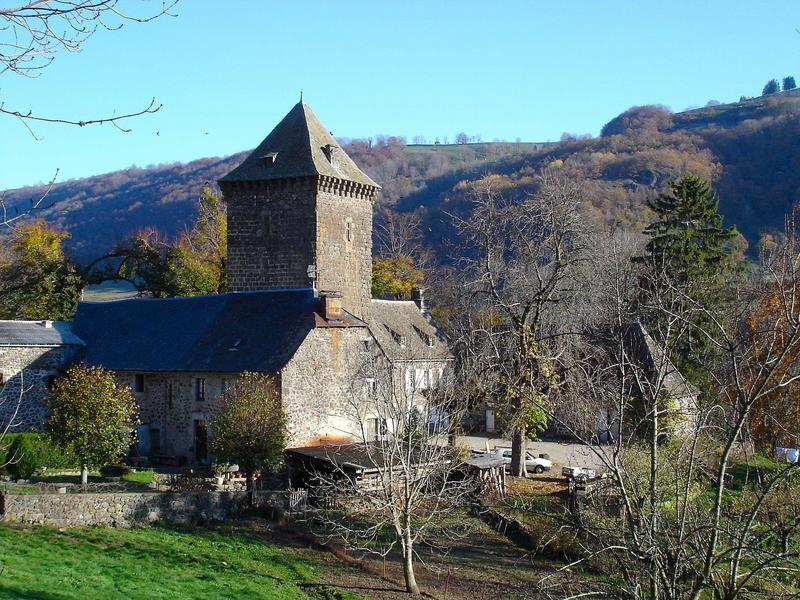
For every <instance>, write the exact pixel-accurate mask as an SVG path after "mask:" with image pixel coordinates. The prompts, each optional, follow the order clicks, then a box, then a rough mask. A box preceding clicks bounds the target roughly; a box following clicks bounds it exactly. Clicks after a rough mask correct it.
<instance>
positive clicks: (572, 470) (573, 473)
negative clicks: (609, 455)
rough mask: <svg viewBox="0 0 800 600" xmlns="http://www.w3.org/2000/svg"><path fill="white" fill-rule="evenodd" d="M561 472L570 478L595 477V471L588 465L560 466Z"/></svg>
mask: <svg viewBox="0 0 800 600" xmlns="http://www.w3.org/2000/svg"><path fill="white" fill-rule="evenodd" d="M561 474H562V475H563V476H564V477H566V478H567V479H570V480H578V479H594V478H595V477H597V471H595V470H594V469H590V468H588V467H574V466H564V467H561Z"/></svg>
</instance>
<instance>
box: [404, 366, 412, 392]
mask: <svg viewBox="0 0 800 600" xmlns="http://www.w3.org/2000/svg"><path fill="white" fill-rule="evenodd" d="M405 379H406V391H407V392H410V391H413V389H414V370H413V369H406V371H405Z"/></svg>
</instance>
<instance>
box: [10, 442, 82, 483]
mask: <svg viewBox="0 0 800 600" xmlns="http://www.w3.org/2000/svg"><path fill="white" fill-rule="evenodd" d="M79 467H80V461H79V460H78V458H77V457H76V456H75V455H74V454H73V453H72V452H70V451H68V450H64V449H63V448H61V447H59V446H56V445H55V444H54V443H53V442H51V441H50V439H49V438H48V437H47V435H45V434H43V433H9V434H6V435H5V436H4V437H3V439H2V441H0V474H4V475H11V476H12V477H14V478H17V479H29V478H30V477H31V476H32V475H34V474H35V473H37V472H41V471H43V470H44V469H49V470H59V469H77V468H79Z"/></svg>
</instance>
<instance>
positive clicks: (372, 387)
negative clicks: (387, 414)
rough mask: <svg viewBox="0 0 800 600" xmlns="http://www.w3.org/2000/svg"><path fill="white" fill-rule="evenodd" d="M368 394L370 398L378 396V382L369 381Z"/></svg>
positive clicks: (370, 379)
mask: <svg viewBox="0 0 800 600" xmlns="http://www.w3.org/2000/svg"><path fill="white" fill-rule="evenodd" d="M366 383H367V393H368V394H369V395H370V396H377V395H378V382H377V381H375V380H374V379H372V378H369V379H367V381H366Z"/></svg>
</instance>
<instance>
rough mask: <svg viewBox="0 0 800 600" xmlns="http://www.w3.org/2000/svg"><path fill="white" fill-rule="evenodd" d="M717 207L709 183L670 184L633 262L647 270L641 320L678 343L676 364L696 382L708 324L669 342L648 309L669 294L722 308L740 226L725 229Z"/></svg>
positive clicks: (696, 324)
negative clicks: (641, 252)
mask: <svg viewBox="0 0 800 600" xmlns="http://www.w3.org/2000/svg"><path fill="white" fill-rule="evenodd" d="M718 206H719V199H718V197H717V196H716V194H715V193H714V192H713V191H712V190H711V187H710V185H709V183H708V182H707V181H705V180H704V179H702V178H700V177H696V176H694V175H686V176H684V177H682V178H681V179H679V180H677V181H672V182H670V191H669V192H668V193H665V194H661V195H659V196H658V197H657V198H656V199H655V200H653V201H652V202H650V208H652V209H653V211H654V212H655V213H656V215H657V220H656V221H655V222H653V223H651V224H650V225H649V226H648V227H647V228H646V229H645V231H644V233H645V235H646V236H647V237H648V238H649V239H648V242H647V246H646V249H645V253H644V255H643V256H639V257H636V258H635V259H634V260H635V261H636V262H639V263H642V264H644V265H645V266H646V271H647V272H646V274H645V276H644V278H643V281H642V286H641V287H642V290H643V291H642V298H640V307H642V310H640V313H641V317H642V319H643V320H644V322H645V324H646V325H647V326H648V328H649V329H650V330H651V333H653V334H654V335H655V336H656V337H661V338H662V339H660V341H661V342H662V343H665V344H672V343H674V344H675V345H674V346H673V347H674V348H675V349H676V356H675V362H676V364H677V366H678V367H679V368H683V369H684V370H685V371H686V372H685V374H686V375H687V376H688V377H690V378H691V379H694V380H695V381H697V380H698V379H700V377H699V376H697V374H696V368H697V367H698V366H699V362H698V358H699V357H700V356H702V354H703V352H704V350H705V348H706V347H707V345H708V340H707V338H706V337H705V336H703V335H700V333H699V328H700V327H702V325H703V323H702V322H700V321H699V317H693V318H694V319H695V322H693V323H690V325H691V326H690V327H689V328H688V330H687V331H686V332H685V334H684V335H683V336H682V339H680V340H665V339H663V337H664V336H663V335H659V332H660V331H661V330H662V328H661V323H659V322H658V317H655V318H654V317H649V316H648V310H647V308H646V307H647V306H648V305H653V304H654V303H655V302H654V300H655V299H659V300H660V301H661V302H662V303H663V301H664V299H665V298H669V297H670V294H673V295H678V296H680V298H683V299H685V300H686V302H692V301H694V302H698V303H702V304H703V305H704V306H706V307H714V306H715V305H720V304H721V302H722V293H721V284H722V282H723V281H724V276H725V275H726V274H730V273H731V272H732V271H733V270H734V268H735V266H736V265H735V261H734V249H733V247H732V241H733V239H734V238H735V237H736V235H737V232H736V228H735V227H724V226H723V224H722V221H723V219H722V215H720V214H719V212H718ZM659 312H662V311H656V313H657V314H658V313H659Z"/></svg>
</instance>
